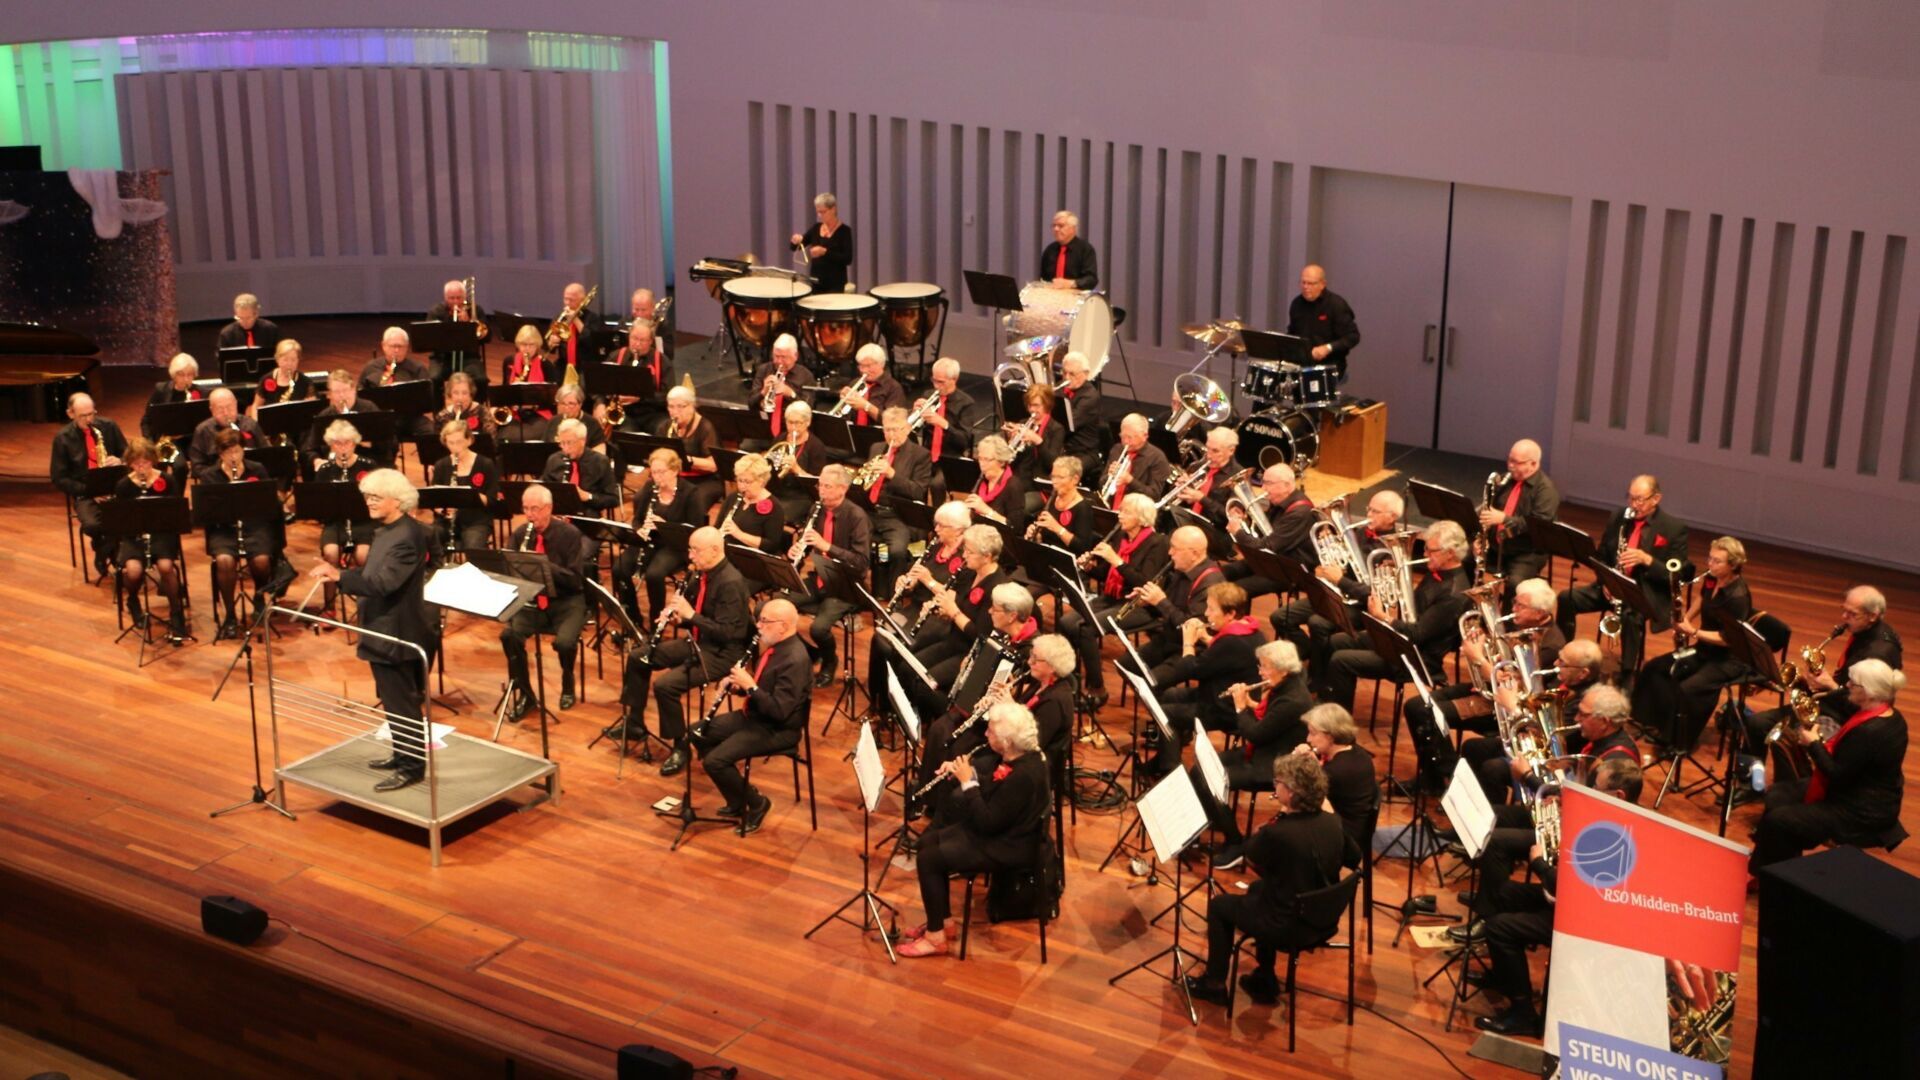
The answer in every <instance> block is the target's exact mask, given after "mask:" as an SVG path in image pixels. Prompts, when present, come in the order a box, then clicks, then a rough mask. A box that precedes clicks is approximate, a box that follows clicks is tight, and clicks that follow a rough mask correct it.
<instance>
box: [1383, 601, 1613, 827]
mask: <svg viewBox="0 0 1920 1080" xmlns="http://www.w3.org/2000/svg"><path fill="white" fill-rule="evenodd" d="M1536 580H1537V579H1536ZM1556 666H1558V667H1559V669H1560V673H1559V675H1557V676H1554V677H1553V686H1554V687H1556V688H1557V689H1558V690H1559V691H1560V692H1562V693H1571V694H1572V695H1573V696H1572V697H1570V698H1569V699H1568V700H1570V701H1576V702H1577V701H1579V700H1581V695H1584V694H1585V693H1586V692H1587V691H1588V690H1589V689H1591V688H1592V687H1595V686H1599V685H1602V684H1604V683H1605V682H1606V679H1605V677H1604V671H1605V668H1604V657H1603V656H1602V654H1601V652H1600V645H1599V643H1598V642H1595V641H1592V640H1590V639H1587V638H1576V639H1574V640H1572V641H1569V642H1567V644H1566V646H1565V647H1564V648H1562V649H1561V650H1560V656H1559V658H1558V662H1557V665H1556ZM1502 693H1503V694H1504V699H1505V700H1506V701H1507V702H1508V703H1510V704H1511V703H1517V702H1518V700H1519V696H1520V695H1519V691H1518V690H1517V689H1506V690H1503V691H1502ZM1628 711H1629V710H1628V706H1627V705H1626V702H1625V699H1624V698H1622V699H1621V705H1620V717H1621V718H1622V719H1624V717H1625V716H1626V715H1627V713H1628ZM1419 715H1421V713H1415V712H1411V711H1409V712H1408V713H1407V717H1408V722H1409V723H1412V722H1413V718H1414V717H1416V716H1419ZM1412 730H1418V729H1412ZM1435 734H1438V732H1437V731H1436V732H1435ZM1626 745H1627V747H1629V748H1632V746H1633V739H1632V738H1631V737H1629V738H1627V739H1626ZM1635 752H1636V753H1637V752H1638V751H1637V750H1636V751H1635ZM1460 756H1461V757H1462V758H1463V759H1465V760H1466V762H1467V766H1468V767H1469V768H1471V769H1472V770H1473V773H1474V775H1475V776H1477V777H1479V779H1480V787H1481V788H1482V790H1484V791H1485V792H1486V793H1487V801H1488V802H1491V803H1493V804H1494V805H1495V806H1498V805H1500V804H1501V803H1503V802H1505V801H1506V800H1507V796H1508V795H1509V794H1511V793H1512V791H1513V777H1512V775H1511V774H1510V766H1509V763H1508V761H1507V748H1506V744H1505V743H1503V742H1501V741H1500V739H1499V738H1498V737H1496V736H1494V735H1475V736H1474V737H1473V738H1470V739H1466V740H1463V741H1462V742H1461V743H1460Z"/></svg>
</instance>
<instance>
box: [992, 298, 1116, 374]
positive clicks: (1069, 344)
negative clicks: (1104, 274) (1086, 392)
mask: <svg viewBox="0 0 1920 1080" xmlns="http://www.w3.org/2000/svg"><path fill="white" fill-rule="evenodd" d="M1020 304H1021V306H1022V307H1023V308H1024V310H1022V311H1015V312H1010V313H1008V315H1007V316H1006V330H1007V337H1008V338H1009V339H1011V340H1012V341H1013V342H1014V343H1013V344H1012V345H1009V346H1008V347H1007V350H1006V351H1007V355H1008V356H1010V357H1012V358H1013V359H1015V360H1020V361H1024V360H1026V359H1028V358H1030V357H1033V356H1036V355H1039V354H1042V353H1045V354H1050V355H1051V356H1052V358H1053V360H1054V362H1055V363H1056V364H1057V363H1058V362H1059V361H1060V359H1061V358H1062V357H1063V356H1065V355H1066V354H1067V353H1070V352H1077V353H1079V354H1081V355H1082V356H1085V357H1086V358H1087V367H1088V370H1089V372H1090V374H1089V376H1088V377H1089V378H1097V377H1098V376H1099V375H1100V369H1101V368H1104V367H1105V366H1106V364H1107V350H1108V349H1110V348H1111V347H1112V345H1113V305H1112V304H1109V303H1108V302H1107V298H1106V297H1105V296H1104V295H1102V294H1100V293H1097V292H1079V291H1077V290H1073V289H1056V288H1053V287H1051V286H1049V285H1047V284H1045V283H1044V282H1038V281H1035V282H1029V283H1028V284H1027V285H1026V287H1024V288H1022V289H1021V290H1020Z"/></svg>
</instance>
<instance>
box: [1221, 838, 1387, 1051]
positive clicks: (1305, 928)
mask: <svg viewBox="0 0 1920 1080" xmlns="http://www.w3.org/2000/svg"><path fill="white" fill-rule="evenodd" d="M1362 876H1363V874H1362V871H1360V870H1350V871H1348V872H1347V874H1346V875H1345V876H1344V877H1342V878H1341V879H1340V880H1339V881H1336V882H1334V883H1333V884H1332V885H1329V886H1327V887H1326V888H1324V889H1315V890H1314V891H1313V892H1308V893H1301V894H1300V895H1299V896H1296V897H1294V900H1293V919H1294V926H1295V928H1296V929H1297V933H1296V934H1294V935H1292V936H1291V937H1290V938H1289V939H1288V940H1285V941H1270V942H1264V943H1263V944H1269V945H1272V946H1273V947H1274V949H1275V950H1276V951H1279V952H1284V953H1286V954H1287V985H1286V990H1287V1053H1289V1054H1291V1053H1293V1049H1294V1041H1295V1027H1296V1026H1297V1025H1296V1020H1297V1019H1298V1017H1299V1011H1300V1010H1299V1002H1300V990H1299V985H1298V981H1297V980H1296V978H1295V976H1296V975H1297V974H1298V971H1299V967H1300V954H1301V953H1304V952H1312V951H1313V950H1315V949H1345V950H1346V952H1347V1026H1348V1027H1352V1026H1353V970H1354V960H1353V951H1354V950H1353V929H1354V915H1353V901H1354V894H1355V892H1356V891H1358V889H1359V888H1360V880H1361V877H1362ZM1342 912H1345V914H1346V916H1347V940H1346V941H1343V942H1337V941H1334V940H1333V936H1334V935H1335V934H1337V933H1339V932H1340V915H1341V913H1342ZM1257 940H1258V939H1257V938H1256V937H1255V935H1253V934H1247V933H1242V934H1240V935H1239V936H1238V937H1237V938H1235V940H1234V943H1233V960H1232V961H1231V962H1230V963H1229V964H1228V966H1227V1021H1228V1022H1229V1023H1231V1022H1232V1021H1233V1006H1234V1001H1235V999H1236V998H1237V997H1238V996H1239V986H1240V978H1239V972H1240V953H1241V952H1242V950H1244V949H1245V948H1246V946H1247V943H1248V942H1249V941H1257Z"/></svg>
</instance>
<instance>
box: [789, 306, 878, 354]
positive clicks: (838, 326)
mask: <svg viewBox="0 0 1920 1080" xmlns="http://www.w3.org/2000/svg"><path fill="white" fill-rule="evenodd" d="M797 306H798V309H799V310H798V314H799V317H800V339H801V340H802V341H804V342H806V343H807V347H808V348H810V349H812V350H813V352H814V355H816V356H819V357H821V358H822V359H824V360H828V361H831V362H832V363H835V364H839V363H843V362H845V361H847V360H851V359H853V354H854V353H856V352H858V351H859V349H860V346H862V345H867V344H871V343H873V342H877V341H879V340H880V301H878V300H875V299H874V298H873V297H871V296H861V295H860V294H859V293H821V294H819V295H818V296H803V297H801V298H800V300H799V303H798V305H797Z"/></svg>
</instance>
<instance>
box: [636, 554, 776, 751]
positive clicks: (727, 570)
mask: <svg viewBox="0 0 1920 1080" xmlns="http://www.w3.org/2000/svg"><path fill="white" fill-rule="evenodd" d="M687 564H688V573H687V578H686V580H685V581H684V582H682V584H681V587H680V588H679V589H677V590H675V589H669V590H668V591H667V600H666V603H665V605H663V607H664V610H663V611H661V612H656V613H655V615H654V620H655V625H656V626H661V625H662V624H661V623H660V621H659V620H661V619H662V618H664V617H666V616H668V615H671V616H672V619H673V623H674V624H675V625H677V626H678V627H679V633H680V636H679V637H675V638H671V639H663V640H661V641H660V642H659V643H658V644H657V645H656V646H654V648H653V650H652V652H651V655H648V653H647V651H646V650H645V649H644V648H642V649H636V650H634V651H633V653H632V655H631V656H630V657H629V659H628V661H627V669H626V678H625V683H624V685H623V686H622V688H621V691H620V703H621V704H622V705H623V706H625V709H624V711H623V712H622V714H621V717H620V720H619V721H618V722H616V723H615V724H613V725H612V726H611V727H609V728H607V730H606V734H607V735H608V736H610V737H614V738H620V737H624V738H625V739H626V740H627V741H628V742H635V741H642V742H643V741H644V740H645V738H646V733H647V729H646V712H647V698H648V697H649V695H651V697H652V698H653V700H654V702H655V704H657V705H658V706H659V709H660V728H659V734H660V738H661V739H662V740H663V741H664V742H666V743H667V744H668V745H670V746H672V747H673V752H672V753H670V754H668V755H667V760H666V763H665V764H663V765H662V766H661V767H660V775H662V776H675V775H678V774H679V772H680V771H681V770H682V769H685V768H686V767H687V720H686V707H685V706H684V705H683V704H682V703H681V700H680V699H681V696H682V695H684V694H686V693H687V692H688V691H689V690H691V689H693V688H694V687H697V686H705V685H706V684H708V683H712V682H718V681H720V678H721V677H722V676H724V675H725V674H726V673H727V669H729V668H731V667H733V665H734V664H735V662H737V661H738V660H739V659H740V657H741V655H742V654H743V653H744V652H745V651H746V647H747V638H748V637H749V636H750V635H751V634H752V633H753V625H752V617H751V614H750V611H749V601H750V599H751V596H752V590H750V589H749V588H748V586H747V579H746V578H745V577H744V576H742V575H741V573H740V571H739V570H737V569H735V568H734V566H733V564H732V563H730V562H728V561H727V548H726V540H725V538H723V537H722V536H721V535H720V530H718V529H715V528H713V527H711V526H703V527H701V528H698V529H695V530H694V531H693V536H692V538H691V539H690V540H689V541H688V542H687ZM663 629H664V627H663ZM796 647H798V648H799V649H800V673H801V675H802V676H805V675H806V674H807V671H808V669H807V660H806V656H807V654H806V648H805V646H796ZM655 672H659V678H657V679H656V678H655V677H654V673H655ZM645 759H646V754H645V752H644V751H643V752H642V760H645Z"/></svg>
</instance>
